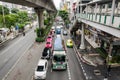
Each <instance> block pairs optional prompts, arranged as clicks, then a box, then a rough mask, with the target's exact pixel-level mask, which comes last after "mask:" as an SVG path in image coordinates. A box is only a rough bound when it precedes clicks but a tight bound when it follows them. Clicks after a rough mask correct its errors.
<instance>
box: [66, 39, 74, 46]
mask: <svg viewBox="0 0 120 80" xmlns="http://www.w3.org/2000/svg"><path fill="white" fill-rule="evenodd" d="M66 45H67V47H71V48H72V47H73V41H72V40H71V39H68V40H67V42H66Z"/></svg>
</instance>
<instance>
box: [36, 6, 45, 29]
mask: <svg viewBox="0 0 120 80" xmlns="http://www.w3.org/2000/svg"><path fill="white" fill-rule="evenodd" d="M35 11H36V13H37V15H38V24H39V28H42V27H44V16H43V11H44V9H42V8H35Z"/></svg>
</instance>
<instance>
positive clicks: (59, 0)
mask: <svg viewBox="0 0 120 80" xmlns="http://www.w3.org/2000/svg"><path fill="white" fill-rule="evenodd" d="M53 1H54V4H55V6H56V8H57V9H60V2H61V0H53Z"/></svg>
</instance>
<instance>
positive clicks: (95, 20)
mask: <svg viewBox="0 0 120 80" xmlns="http://www.w3.org/2000/svg"><path fill="white" fill-rule="evenodd" d="M76 17H77V19H78V21H81V22H83V23H85V24H88V25H90V26H92V27H94V28H97V29H100V30H102V31H105V32H107V33H109V34H112V35H114V36H116V37H118V38H120V16H114V17H113V19H112V25H110V23H109V22H110V17H111V16H110V15H100V14H97V15H96V17H95V14H92V13H88V14H86V13H82V14H76Z"/></svg>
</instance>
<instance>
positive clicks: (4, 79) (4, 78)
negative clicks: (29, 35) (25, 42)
mask: <svg viewBox="0 0 120 80" xmlns="http://www.w3.org/2000/svg"><path fill="white" fill-rule="evenodd" d="M33 43H34V42H33ZM33 43H32V44H31V45H29V47H28V48H27V49H26V50H25V52H24V53H23V54H22V55H21V56H20V57H19V58H18V60H17V61H16V62H15V64H14V65H13V67H12V68H11V69H10V70H9V71H8V73H7V74H6V75H5V76H4V77H3V79H2V80H6V78H7V77H8V75H9V74H10V72H11V71H12V70H13V69H14V68H15V66H16V65H17V63H18V62H19V61H20V60H21V58H22V57H23V56H24V55H25V53H26V52H27V51H28V50H29V48H30V47H31V46H32V45H33Z"/></svg>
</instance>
